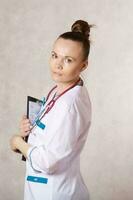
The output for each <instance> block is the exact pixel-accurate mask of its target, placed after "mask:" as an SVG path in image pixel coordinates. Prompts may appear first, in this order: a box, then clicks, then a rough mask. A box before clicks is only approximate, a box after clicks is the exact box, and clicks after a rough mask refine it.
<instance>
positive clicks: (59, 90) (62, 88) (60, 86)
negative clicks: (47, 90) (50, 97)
mask: <svg viewBox="0 0 133 200" xmlns="http://www.w3.org/2000/svg"><path fill="white" fill-rule="evenodd" d="M78 80H79V77H78V78H76V79H74V80H73V81H70V82H68V83H60V82H59V83H57V94H58V95H59V94H61V93H62V92H63V91H65V90H66V89H68V88H69V87H71V86H72V85H73V84H74V83H76V82H77V81H78Z"/></svg>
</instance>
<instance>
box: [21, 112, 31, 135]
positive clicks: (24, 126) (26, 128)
mask: <svg viewBox="0 0 133 200" xmlns="http://www.w3.org/2000/svg"><path fill="white" fill-rule="evenodd" d="M31 128H32V125H31V123H30V120H29V119H28V118H27V117H26V115H24V116H23V117H22V120H21V122H20V136H22V137H25V136H27V135H29V133H30V130H31Z"/></svg>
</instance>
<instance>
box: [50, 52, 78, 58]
mask: <svg viewBox="0 0 133 200" xmlns="http://www.w3.org/2000/svg"><path fill="white" fill-rule="evenodd" d="M51 53H55V54H56V55H57V53H56V52H55V51H51ZM65 57H69V58H72V59H73V60H76V59H75V58H74V57H72V56H65Z"/></svg>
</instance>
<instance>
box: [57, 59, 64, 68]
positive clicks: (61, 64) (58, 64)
mask: <svg viewBox="0 0 133 200" xmlns="http://www.w3.org/2000/svg"><path fill="white" fill-rule="evenodd" d="M56 67H57V69H63V63H62V60H61V59H59V60H58V61H57V63H56Z"/></svg>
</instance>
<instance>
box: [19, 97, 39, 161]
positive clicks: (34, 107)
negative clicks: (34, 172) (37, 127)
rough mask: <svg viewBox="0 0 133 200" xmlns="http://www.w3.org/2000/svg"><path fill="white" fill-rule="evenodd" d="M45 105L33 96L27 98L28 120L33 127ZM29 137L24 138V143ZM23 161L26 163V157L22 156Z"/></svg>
mask: <svg viewBox="0 0 133 200" xmlns="http://www.w3.org/2000/svg"><path fill="white" fill-rule="evenodd" d="M42 105H43V101H42V100H40V99H37V98H35V97H32V96H27V114H26V115H27V118H28V119H29V120H30V122H31V124H32V125H33V124H34V123H35V121H36V119H37V117H38V114H39V112H40V110H41V107H42ZM28 137H29V136H26V137H24V141H25V142H27V141H28ZM22 160H23V161H26V158H25V157H24V155H22Z"/></svg>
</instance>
